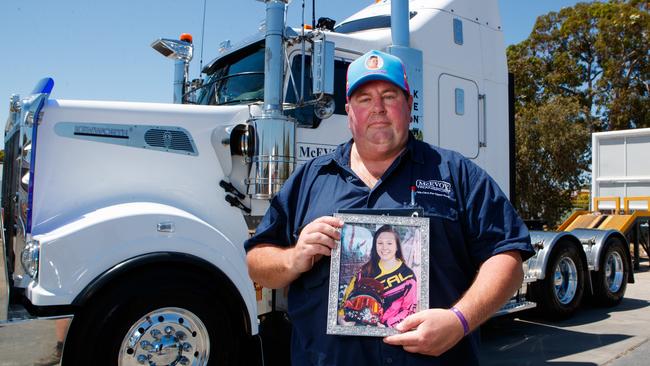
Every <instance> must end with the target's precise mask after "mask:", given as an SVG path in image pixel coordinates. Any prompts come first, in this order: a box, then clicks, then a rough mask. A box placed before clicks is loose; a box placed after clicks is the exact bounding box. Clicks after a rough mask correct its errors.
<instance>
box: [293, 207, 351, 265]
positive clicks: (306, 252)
mask: <svg viewBox="0 0 650 366" xmlns="http://www.w3.org/2000/svg"><path fill="white" fill-rule="evenodd" d="M342 226H343V221H341V220H340V219H337V218H335V217H332V216H321V217H319V218H317V219H316V220H314V221H312V222H310V223H309V224H308V225H307V226H305V227H304V228H303V229H302V231H301V232H300V236H299V237H298V242H297V243H296V245H295V246H294V247H293V248H291V249H290V252H289V253H288V254H289V255H288V257H287V260H288V264H287V266H288V268H291V270H292V271H295V272H297V273H303V272H307V271H309V270H310V269H311V267H313V266H314V263H315V262H316V261H318V260H320V259H321V258H322V257H323V256H324V255H327V256H329V255H331V254H332V249H334V247H335V246H336V240H340V239H341V233H340V232H339V229H340V228H341V227H342Z"/></svg>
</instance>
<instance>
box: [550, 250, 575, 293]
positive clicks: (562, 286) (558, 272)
mask: <svg viewBox="0 0 650 366" xmlns="http://www.w3.org/2000/svg"><path fill="white" fill-rule="evenodd" d="M577 289H578V269H577V267H576V264H575V262H573V260H572V259H571V258H569V257H562V259H561V260H560V261H559V262H558V264H557V266H555V273H554V291H555V297H556V298H557V299H558V301H559V302H560V303H561V304H563V305H566V304H568V303H570V302H571V301H572V300H573V298H574V297H575V295H576V290H577Z"/></svg>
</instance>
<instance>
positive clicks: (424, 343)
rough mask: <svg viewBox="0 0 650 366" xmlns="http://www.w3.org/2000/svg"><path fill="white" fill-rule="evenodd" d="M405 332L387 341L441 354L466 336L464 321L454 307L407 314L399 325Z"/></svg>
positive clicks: (437, 354) (417, 351)
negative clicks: (457, 314) (459, 318)
mask: <svg viewBox="0 0 650 366" xmlns="http://www.w3.org/2000/svg"><path fill="white" fill-rule="evenodd" d="M395 329H397V330H398V331H400V332H402V333H401V334H396V335H392V336H389V337H386V338H384V342H385V343H388V344H392V345H394V346H402V347H403V348H404V350H405V351H408V352H413V353H422V354H425V355H429V356H440V355H441V354H443V353H444V352H446V351H447V350H449V349H450V348H451V347H453V346H454V345H456V343H458V341H460V340H461V339H462V338H463V325H462V324H461V323H460V321H459V320H458V318H457V317H456V314H454V313H453V312H452V311H451V310H445V309H428V310H424V311H420V312H417V313H415V314H413V315H409V316H408V317H406V318H405V319H404V320H403V321H402V322H401V323H399V324H397V325H396V326H395Z"/></svg>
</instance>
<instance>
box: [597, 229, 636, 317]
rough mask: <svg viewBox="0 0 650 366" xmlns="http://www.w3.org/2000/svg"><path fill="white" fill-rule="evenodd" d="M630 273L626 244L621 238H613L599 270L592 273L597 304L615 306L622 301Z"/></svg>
mask: <svg viewBox="0 0 650 366" xmlns="http://www.w3.org/2000/svg"><path fill="white" fill-rule="evenodd" d="M629 275H630V263H629V261H628V260H627V252H626V250H625V245H623V243H622V242H621V241H620V240H619V239H617V238H612V239H610V240H609V241H608V244H607V247H606V248H605V252H604V253H603V255H602V257H601V258H600V266H599V270H598V271H594V272H593V273H592V279H593V283H594V300H595V302H596V304H598V305H601V306H614V305H617V304H618V303H620V302H621V300H623V296H624V295H625V290H626V288H627V279H628V276H629Z"/></svg>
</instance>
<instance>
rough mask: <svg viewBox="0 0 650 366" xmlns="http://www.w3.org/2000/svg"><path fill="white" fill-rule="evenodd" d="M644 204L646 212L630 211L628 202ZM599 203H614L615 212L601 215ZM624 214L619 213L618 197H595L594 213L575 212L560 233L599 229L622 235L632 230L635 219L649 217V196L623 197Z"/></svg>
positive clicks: (563, 224) (560, 228) (563, 225)
mask: <svg viewBox="0 0 650 366" xmlns="http://www.w3.org/2000/svg"><path fill="white" fill-rule="evenodd" d="M639 201H642V202H646V203H647V205H648V210H634V211H632V210H630V202H639ZM601 202H614V203H615V207H616V210H615V211H614V213H613V214H602V213H600V212H599V211H598V208H599V207H598V206H599V204H600V203H601ZM623 202H624V210H625V213H621V199H620V198H619V197H595V198H594V212H589V211H576V212H574V213H573V214H572V215H571V216H570V217H569V218H568V219H566V220H565V221H564V222H563V223H562V225H560V226H559V227H558V230H560V231H571V230H573V229H600V230H608V229H614V230H618V231H620V232H621V233H623V234H627V231H628V230H629V229H631V228H633V227H634V226H633V225H634V223H635V222H636V219H637V218H640V217H650V196H642V197H625V198H624V199H623Z"/></svg>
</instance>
